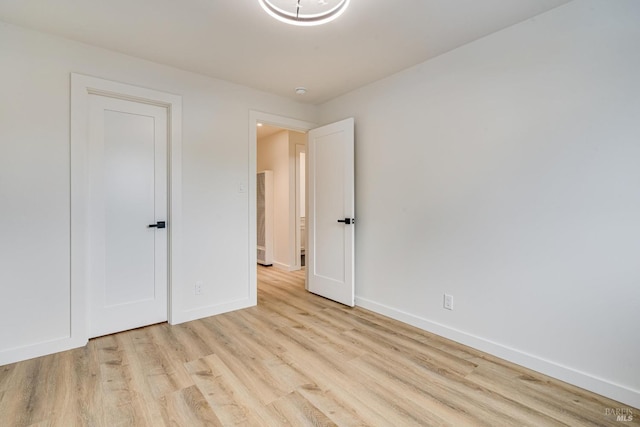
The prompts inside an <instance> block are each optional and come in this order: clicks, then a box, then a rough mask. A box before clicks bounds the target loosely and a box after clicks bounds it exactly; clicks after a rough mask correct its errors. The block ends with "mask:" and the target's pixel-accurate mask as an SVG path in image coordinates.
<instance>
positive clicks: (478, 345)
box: [356, 297, 640, 408]
mask: <svg viewBox="0 0 640 427" xmlns="http://www.w3.org/2000/svg"><path fill="white" fill-rule="evenodd" d="M356 305H357V306H359V307H362V308H366V309H367V310H371V311H374V312H376V313H378V314H382V315H384V316H387V317H390V318H392V319H395V320H399V321H401V322H403V323H407V324H409V325H412V326H415V327H417V328H420V329H423V330H425V331H428V332H431V333H434V334H436V335H440V336H442V337H444V338H448V339H450V340H452V341H455V342H458V343H460V344H464V345H467V346H469V347H473V348H475V349H477V350H480V351H484V352H485V353H489V354H491V355H493V356H496V357H499V358H502V359H505V360H508V361H509V362H513V363H516V364H518V365H520V366H524V367H525V368H529V369H532V370H534V371H537V372H540V373H542V374H545V375H549V376H550V377H553V378H556V379H559V380H561V381H564V382H567V383H569V384H573V385H575V386H578V387H581V388H584V389H586V390H589V391H592V392H594V393H597V394H600V395H602V396H606V397H608V398H610V399H613V400H617V401H618V402H621V403H624V404H626V405H630V406H632V407H634V408H640V391H638V390H634V389H631V388H628V387H625V386H623V385H620V384H616V383H613V382H611V381H608V380H605V379H603V378H598V377H596V376H594V375H591V374H588V373H586V372H581V371H578V370H576V369H573V368H570V367H568V366H563V365H561V364H559V363H556V362H553V361H551V360H546V359H543V358H540V357H538V356H534V355H532V354H528V353H525V352H523V351H520V350H518V349H515V348H512V347H508V346H505V345H503V344H499V343H496V342H493V341H490V340H487V339H484V338H482V337H478V336H475V335H472V334H469V333H467V332H464V331H460V330H457V329H454V328H451V327H449V326H446V325H442V324H440V323H437V322H433V321H431V320H428V319H424V318H422V317H419V316H416V315H413V314H410V313H406V312H403V311H401V310H397V309H395V308H393V307H389V306H386V305H384V304H380V303H377V302H375V301H371V300H368V299H366V298H361V297H356Z"/></svg>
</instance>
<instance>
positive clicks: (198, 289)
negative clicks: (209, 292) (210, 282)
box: [193, 280, 204, 295]
mask: <svg viewBox="0 0 640 427" xmlns="http://www.w3.org/2000/svg"><path fill="white" fill-rule="evenodd" d="M203 285H204V283H202V280H198V281H197V282H196V286H195V289H194V290H193V291H194V293H195V294H196V295H201V294H202V286H203Z"/></svg>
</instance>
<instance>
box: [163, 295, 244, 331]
mask: <svg viewBox="0 0 640 427" xmlns="http://www.w3.org/2000/svg"><path fill="white" fill-rule="evenodd" d="M254 305H256V303H255V301H252V300H251V298H242V299H239V300H235V301H228V302H225V303H221V304H215V305H208V306H205V307H196V308H193V309H190V310H186V311H182V312H180V313H177V314H176V315H174V318H173V319H172V320H171V324H172V325H177V324H179V323H184V322H190V321H192V320H198V319H202V318H203V317H210V316H215V315H217V314H222V313H228V312H230V311H235V310H240V309H242V308H247V307H252V306H254Z"/></svg>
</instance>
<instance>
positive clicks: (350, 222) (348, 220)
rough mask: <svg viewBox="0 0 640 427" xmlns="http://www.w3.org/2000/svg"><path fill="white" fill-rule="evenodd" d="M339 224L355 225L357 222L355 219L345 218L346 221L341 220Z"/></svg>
mask: <svg viewBox="0 0 640 427" xmlns="http://www.w3.org/2000/svg"><path fill="white" fill-rule="evenodd" d="M338 222H343V223H345V224H347V225H349V224H355V222H356V220H355V218H345V219H339V220H338Z"/></svg>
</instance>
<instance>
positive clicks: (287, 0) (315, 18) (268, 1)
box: [258, 0, 350, 26]
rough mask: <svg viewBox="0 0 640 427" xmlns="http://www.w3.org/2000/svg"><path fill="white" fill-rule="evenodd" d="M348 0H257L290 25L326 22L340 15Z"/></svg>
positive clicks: (273, 14) (265, 8)
mask: <svg viewBox="0 0 640 427" xmlns="http://www.w3.org/2000/svg"><path fill="white" fill-rule="evenodd" d="M349 1H350V0H258V2H259V3H260V6H262V8H263V9H264V10H265V11H266V12H267V13H268V14H269V15H271V16H273V17H274V18H276V19H277V20H278V21H282V22H285V23H287V24H292V25H301V26H311V25H320V24H326V23H327V22H331V21H333V20H334V19H336V18H337V17H338V16H340V15H342V13H343V12H344V11H345V9H346V8H347V6H349Z"/></svg>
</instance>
